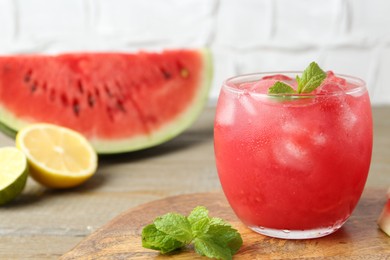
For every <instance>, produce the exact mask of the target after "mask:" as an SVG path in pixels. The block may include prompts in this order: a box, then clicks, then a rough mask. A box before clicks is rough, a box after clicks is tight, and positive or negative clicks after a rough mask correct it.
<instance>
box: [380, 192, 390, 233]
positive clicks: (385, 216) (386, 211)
mask: <svg viewBox="0 0 390 260" xmlns="http://www.w3.org/2000/svg"><path fill="white" fill-rule="evenodd" d="M377 223H378V226H379V228H380V229H381V230H382V231H383V232H385V233H386V234H387V235H388V236H390V188H389V190H388V191H387V203H386V204H385V206H384V207H383V210H382V213H381V214H380V215H379V218H378V221H377Z"/></svg>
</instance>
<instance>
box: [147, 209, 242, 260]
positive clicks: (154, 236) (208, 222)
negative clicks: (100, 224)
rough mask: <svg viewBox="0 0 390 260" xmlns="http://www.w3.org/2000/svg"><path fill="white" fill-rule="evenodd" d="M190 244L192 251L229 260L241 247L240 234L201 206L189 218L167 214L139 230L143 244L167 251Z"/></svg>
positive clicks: (164, 252)
mask: <svg viewBox="0 0 390 260" xmlns="http://www.w3.org/2000/svg"><path fill="white" fill-rule="evenodd" d="M191 243H192V244H193V245H194V248H195V251H196V252H197V253H198V254H200V255H203V256H207V257H209V258H215V259H232V256H233V255H234V254H235V253H236V252H237V251H238V250H239V249H240V247H241V245H242V238H241V235H240V233H238V231H237V230H236V229H234V228H232V227H231V226H230V224H228V223H227V222H225V221H224V220H222V219H220V218H210V217H209V216H208V210H207V209H206V208H205V207H203V206H198V207H196V208H195V209H194V210H193V211H192V212H191V213H190V215H189V216H188V217H185V216H183V215H181V214H177V213H167V214H165V215H163V216H161V217H157V218H156V219H155V220H154V222H153V223H152V224H150V225H147V226H145V227H144V228H143V230H142V246H143V247H145V248H149V249H154V250H159V251H160V252H161V253H163V254H166V253H170V252H173V251H175V250H178V249H180V248H183V247H185V246H186V245H189V244H191Z"/></svg>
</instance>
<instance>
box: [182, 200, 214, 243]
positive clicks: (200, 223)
mask: <svg viewBox="0 0 390 260" xmlns="http://www.w3.org/2000/svg"><path fill="white" fill-rule="evenodd" d="M208 214H209V211H208V210H207V209H206V208H205V207H201V206H198V207H196V208H195V209H194V210H193V211H192V212H191V213H190V215H189V216H188V217H187V219H188V221H189V222H190V225H191V229H192V235H193V236H194V237H196V236H198V235H199V234H203V233H206V232H207V230H208V228H209V226H210V225H209V223H210V218H209V216H208Z"/></svg>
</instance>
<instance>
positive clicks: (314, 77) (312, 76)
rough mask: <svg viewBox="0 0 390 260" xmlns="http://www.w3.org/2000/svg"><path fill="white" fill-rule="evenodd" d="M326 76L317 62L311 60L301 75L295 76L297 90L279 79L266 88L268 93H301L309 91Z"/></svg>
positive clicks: (318, 84)
mask: <svg viewBox="0 0 390 260" xmlns="http://www.w3.org/2000/svg"><path fill="white" fill-rule="evenodd" d="M325 78H326V72H324V71H323V70H322V69H321V68H320V67H319V66H318V64H317V63H315V62H312V63H310V65H309V66H308V67H307V68H306V69H305V70H304V71H303V73H302V75H301V77H299V76H298V75H297V76H296V81H297V83H298V86H297V90H294V89H293V88H292V87H291V86H289V85H288V84H286V83H283V82H281V81H277V82H275V84H274V85H273V86H272V87H270V88H269V89H268V94H301V93H310V92H312V91H314V90H315V89H316V88H317V87H319V86H320V85H321V83H322V81H324V79H325Z"/></svg>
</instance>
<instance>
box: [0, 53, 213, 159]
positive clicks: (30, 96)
mask: <svg viewBox="0 0 390 260" xmlns="http://www.w3.org/2000/svg"><path fill="white" fill-rule="evenodd" d="M211 74H212V64H211V59H210V53H209V52H208V51H207V50H204V49H201V50H166V51H161V52H139V53H133V54H129V53H68V54H61V55H26V56H3V57H0V122H2V124H3V125H2V127H1V128H2V130H3V131H4V132H7V133H10V132H12V133H14V132H15V131H18V130H19V129H20V128H21V127H23V126H25V125H27V124H30V123H35V122H47V123H53V124H58V125H62V126H65V127H69V128H72V129H74V130H76V131H78V132H80V133H82V134H83V135H84V136H85V137H86V138H87V139H88V140H89V141H90V142H91V143H92V145H93V146H94V147H95V149H96V151H97V152H98V153H101V154H102V153H120V152H128V151H135V150H139V149H143V148H147V147H151V146H155V145H158V144H160V143H163V142H165V141H167V140H169V139H171V138H173V137H175V136H177V135H178V134H180V133H182V132H183V131H184V130H185V129H187V128H188V127H189V126H190V124H191V123H192V122H193V121H194V120H195V119H196V118H197V116H198V114H199V113H200V112H201V110H202V108H203V106H204V103H205V101H206V100H207V97H208V93H209V88H210V83H211V77H212V75H211Z"/></svg>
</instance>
